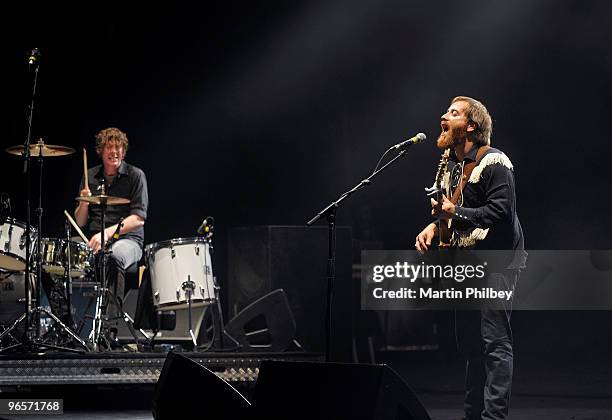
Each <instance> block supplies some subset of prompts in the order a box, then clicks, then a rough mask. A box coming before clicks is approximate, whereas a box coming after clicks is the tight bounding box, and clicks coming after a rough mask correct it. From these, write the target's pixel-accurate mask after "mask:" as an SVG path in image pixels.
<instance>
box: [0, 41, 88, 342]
mask: <svg viewBox="0 0 612 420" xmlns="http://www.w3.org/2000/svg"><path fill="white" fill-rule="evenodd" d="M39 57H40V51H39V50H38V48H35V49H33V50H32V53H31V54H30V57H29V59H28V64H29V65H30V67H31V66H32V65H33V66H34V67H33V69H34V78H33V89H32V100H31V103H30V106H29V111H30V112H29V115H28V133H27V136H26V140H25V142H24V144H23V153H22V155H23V173H24V175H25V183H26V188H25V189H26V235H25V236H26V237H25V247H26V261H25V304H24V309H25V310H24V313H23V315H22V316H20V317H19V318H18V319H17V320H16V321H15V322H14V323H13V325H11V326H10V327H9V328H8V329H6V330H5V331H3V332H2V334H0V341H1V340H2V339H3V338H4V336H6V335H9V334H10V333H11V331H13V330H14V329H15V328H17V326H18V325H19V324H20V323H21V322H24V334H23V341H22V342H21V343H20V344H19V345H15V346H10V347H7V348H4V349H0V353H2V352H3V351H6V350H9V349H13V348H16V347H25V348H26V349H27V350H28V351H40V350H41V349H42V348H54V349H59V350H65V351H77V352H78V351H79V350H75V349H70V348H63V347H59V346H55V345H50V344H48V343H44V342H43V341H42V340H41V338H40V313H41V312H44V313H45V314H46V315H47V316H49V317H51V318H52V319H53V320H54V321H55V322H56V323H58V324H59V325H60V326H62V328H64V329H65V330H66V331H67V332H68V334H69V335H71V336H72V338H74V339H76V340H77V342H79V344H82V345H84V344H85V343H84V342H83V341H82V340H81V339H80V338H79V337H78V336H76V335H75V334H74V333H73V332H72V331H70V329H69V328H67V327H66V326H65V325H64V324H63V323H62V322H61V321H60V320H59V319H58V318H57V317H56V316H55V315H53V314H52V313H50V311H48V310H47V309H45V308H43V307H40V306H38V305H40V279H41V277H42V265H41V258H40V257H41V249H40V236H41V235H42V232H41V226H42V213H43V209H42V173H43V153H42V148H43V145H44V144H43V143H42V141H40V142H39V144H40V146H39V152H38V164H39V174H38V187H39V188H38V208H37V209H36V214H37V216H38V235H37V241H36V251H37V252H36V262H37V277H36V286H35V294H36V296H35V297H34V302H35V303H36V305H37V306H36V307H35V308H32V302H33V298H32V293H31V290H30V273H31V272H32V270H31V264H32V261H31V249H30V248H31V244H32V242H31V237H30V236H31V234H32V224H31V219H30V213H31V212H30V194H31V190H30V181H31V171H30V156H31V154H30V144H31V138H32V119H33V115H34V103H35V98H36V91H37V87H38V71H39ZM32 316H33V318H32ZM32 320H34V322H35V324H36V328H35V331H34V333H32V331H31V330H30V324H31V323H32ZM85 349H87V346H85Z"/></svg>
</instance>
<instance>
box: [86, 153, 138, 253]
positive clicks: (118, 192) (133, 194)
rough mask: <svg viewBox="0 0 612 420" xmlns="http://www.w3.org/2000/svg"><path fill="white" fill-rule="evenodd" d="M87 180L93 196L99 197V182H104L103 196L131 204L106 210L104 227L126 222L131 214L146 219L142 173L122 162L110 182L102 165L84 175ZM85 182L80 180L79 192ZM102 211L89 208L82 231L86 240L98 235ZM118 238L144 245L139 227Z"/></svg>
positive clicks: (93, 206)
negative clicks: (124, 200)
mask: <svg viewBox="0 0 612 420" xmlns="http://www.w3.org/2000/svg"><path fill="white" fill-rule="evenodd" d="M87 177H88V180H89V190H90V191H91V193H92V194H93V195H99V194H101V193H102V188H101V185H102V182H105V192H106V195H110V196H113V197H123V198H127V199H129V200H130V203H129V204H122V205H117V206H107V207H106V212H105V215H104V225H105V227H109V226H113V225H115V224H117V223H119V220H120V219H121V218H122V217H123V218H126V217H128V216H130V215H132V214H135V215H137V216H140V217H142V218H143V219H144V220H146V219H147V208H148V207H149V194H148V192H147V179H146V177H145V174H144V172H143V171H142V170H141V169H140V168H137V167H135V166H132V165H130V164H128V163H126V162H125V161H124V162H122V163H121V165H120V166H119V170H118V171H117V175H115V177H114V178H113V179H112V181H110V182H109V180H105V179H104V167H103V166H102V165H98V166H94V167H93V168H91V169H89V170H88V171H87ZM83 183H84V180H83V179H81V188H80V189H79V191H80V190H82V189H83ZM101 216H102V212H101V208H100V206H99V205H97V204H90V205H89V218H88V219H87V224H86V225H85V229H86V230H87V233H88V234H89V236H91V235H93V234H95V233H98V232H100V224H101V220H100V219H101ZM121 238H129V239H133V240H135V241H136V242H138V243H139V244H140V245H141V246H142V245H143V244H144V228H143V227H139V228H137V229H134V230H133V231H131V232H128V233H126V234H123V235H121Z"/></svg>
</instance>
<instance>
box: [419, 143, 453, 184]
mask: <svg viewBox="0 0 612 420" xmlns="http://www.w3.org/2000/svg"><path fill="white" fill-rule="evenodd" d="M449 157H450V148H449V149H445V150H444V152H443V153H442V156H441V157H440V162H439V163H438V169H437V171H436V178H435V180H434V184H433V185H432V186H431V187H429V188H425V191H427V195H437V194H438V193H440V192H442V180H443V179H444V172H445V170H446V165H447V164H448V159H449Z"/></svg>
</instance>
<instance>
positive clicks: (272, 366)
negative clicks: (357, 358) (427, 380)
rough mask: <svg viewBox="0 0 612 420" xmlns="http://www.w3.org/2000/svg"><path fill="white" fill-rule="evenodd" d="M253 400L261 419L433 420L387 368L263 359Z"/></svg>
mask: <svg viewBox="0 0 612 420" xmlns="http://www.w3.org/2000/svg"><path fill="white" fill-rule="evenodd" d="M252 402H253V408H254V410H255V413H256V416H255V418H266V419H321V420H323V419H325V420H328V419H329V420H332V419H333V420H343V419H347V420H349V419H350V420H356V419H376V420H430V417H429V415H428V414H427V411H426V410H425V408H424V407H423V405H422V404H421V402H420V401H419V400H418V398H417V397H416V395H415V394H414V393H413V392H412V390H411V389H410V388H409V387H408V385H407V384H406V383H405V382H404V381H403V380H402V378H400V377H399V375H398V374H397V373H395V372H394V371H393V370H392V369H391V368H389V367H388V366H386V365H362V364H348V363H318V362H288V361H272V360H266V361H262V363H261V365H260V367H259V377H258V378H257V384H256V386H255V390H254V391H253V396H252Z"/></svg>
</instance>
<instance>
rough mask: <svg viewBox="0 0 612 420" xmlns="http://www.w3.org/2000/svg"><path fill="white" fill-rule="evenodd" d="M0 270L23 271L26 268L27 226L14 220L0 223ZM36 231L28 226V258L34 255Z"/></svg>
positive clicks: (7, 219)
mask: <svg viewBox="0 0 612 420" xmlns="http://www.w3.org/2000/svg"><path fill="white" fill-rule="evenodd" d="M0 222H1V223H2V224H1V225H0V269H4V270H8V271H24V270H25V268H26V231H27V225H26V224H25V223H23V222H20V221H19V220H16V219H11V218H6V219H4V220H2V221H0ZM36 237H37V235H36V229H35V228H34V227H33V226H30V258H31V257H32V255H33V254H34V252H33V251H34V245H35V244H36Z"/></svg>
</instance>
